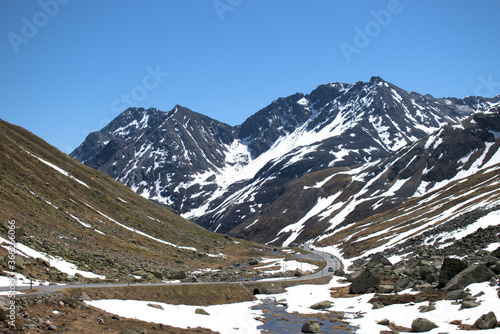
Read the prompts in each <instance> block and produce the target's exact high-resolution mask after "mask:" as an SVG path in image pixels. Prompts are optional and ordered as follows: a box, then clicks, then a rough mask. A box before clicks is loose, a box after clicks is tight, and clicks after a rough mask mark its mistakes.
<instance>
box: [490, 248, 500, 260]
mask: <svg viewBox="0 0 500 334" xmlns="http://www.w3.org/2000/svg"><path fill="white" fill-rule="evenodd" d="M491 256H494V257H496V258H499V259H500V247H498V248H497V249H495V250H494V251H493V252H491Z"/></svg>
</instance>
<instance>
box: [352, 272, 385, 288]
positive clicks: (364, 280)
mask: <svg viewBox="0 0 500 334" xmlns="http://www.w3.org/2000/svg"><path fill="white" fill-rule="evenodd" d="M378 283H380V279H379V278H378V277H377V276H375V275H373V274H372V273H371V272H370V271H369V270H368V269H366V270H364V271H363V272H362V273H361V274H359V276H357V277H356V278H355V279H354V280H353V281H352V283H351V286H350V287H349V293H350V294H363V293H366V292H368V290H370V288H372V287H374V286H375V285H377V284H378Z"/></svg>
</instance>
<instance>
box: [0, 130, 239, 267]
mask: <svg viewBox="0 0 500 334" xmlns="http://www.w3.org/2000/svg"><path fill="white" fill-rule="evenodd" d="M28 152H29V153H28ZM37 157H39V158H41V159H43V160H45V161H48V162H50V163H51V164H53V165H55V166H57V167H59V168H61V169H63V170H64V171H66V172H67V173H69V175H70V176H66V175H64V174H62V173H60V172H59V171H57V170H56V169H54V168H52V167H50V166H48V165H47V164H45V163H43V162H42V161H40V160H39V159H38V158H37ZM78 180H79V181H81V182H79V181H78ZM82 182H83V183H85V184H86V185H88V187H87V186H85V185H84V184H82ZM71 215H73V216H74V217H76V218H77V219H79V220H80V221H82V222H84V223H85V224H88V225H90V226H92V227H91V228H86V227H84V226H83V225H82V224H81V223H79V222H78V221H77V220H76V219H75V218H73V217H72V216H71ZM106 216H107V217H106ZM108 217H109V218H108ZM10 220H15V222H16V227H18V229H19V231H18V232H19V236H18V239H17V241H18V242H21V243H23V244H27V245H30V247H33V248H35V249H36V250H39V251H43V252H47V253H49V254H51V255H59V256H62V257H63V258H65V259H66V260H68V261H71V262H73V263H76V264H78V265H79V268H81V269H83V270H91V271H94V272H97V273H101V274H107V275H110V276H120V275H124V274H127V273H128V272H129V271H134V270H138V269H149V270H150V271H151V270H153V269H154V270H156V271H158V272H163V273H168V272H172V271H175V270H187V269H190V268H200V267H214V266H218V265H221V264H222V262H223V261H222V260H220V259H217V258H213V257H208V256H206V255H204V254H205V253H212V254H215V253H217V252H223V253H225V254H227V253H228V252H236V253H241V252H242V249H240V248H243V246H238V245H234V243H233V242H232V241H230V240H228V239H226V238H224V237H223V236H222V235H219V234H215V233H212V232H209V231H207V230H205V229H203V228H201V227H200V226H198V225H196V224H195V223H192V222H190V221H187V220H185V219H183V218H182V217H180V216H178V215H177V214H175V213H174V212H173V211H172V210H171V209H169V208H166V207H162V206H160V205H157V204H155V203H152V202H150V201H148V200H146V199H144V198H142V197H141V196H138V195H137V194H135V193H134V192H133V191H131V190H130V189H128V188H127V187H125V186H123V185H122V184H120V183H118V182H116V181H114V180H113V179H111V178H110V177H108V176H107V175H105V174H104V173H101V172H99V171H96V170H93V169H91V168H89V167H86V166H84V165H82V164H80V163H78V162H77V161H75V160H74V159H72V158H70V157H69V156H67V155H66V154H64V153H62V152H60V151H59V150H57V149H56V148H54V147H52V146H51V145H49V144H47V143H46V142H45V141H43V140H41V139H40V138H38V137H36V136H35V135H33V134H32V133H30V132H28V131H26V130H25V129H22V128H20V127H17V126H14V125H11V124H9V123H7V122H4V121H0V227H1V230H0V236H2V237H4V238H5V237H6V235H7V234H6V233H7V229H6V225H7V222H8V221H10ZM113 220H114V221H116V222H119V223H120V224H123V225H126V226H128V227H130V228H133V229H137V230H138V231H141V232H144V233H147V234H148V235H150V236H153V237H155V238H158V239H161V240H164V241H167V242H171V243H173V244H176V245H179V246H183V247H194V248H196V250H197V251H196V252H195V251H192V250H186V249H179V248H175V247H171V246H168V245H165V244H162V243H160V242H158V241H155V240H152V239H151V238H148V237H146V236H143V235H140V234H138V233H135V232H133V231H129V230H127V229H126V228H124V227H122V226H119V225H118V224H116V223H115V222H113ZM96 230H99V231H101V232H102V233H104V234H100V233H99V232H97V231H96ZM226 261H230V260H229V259H227V260H226Z"/></svg>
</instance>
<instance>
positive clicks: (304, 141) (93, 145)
mask: <svg viewBox="0 0 500 334" xmlns="http://www.w3.org/2000/svg"><path fill="white" fill-rule="evenodd" d="M499 100H500V98H499V97H496V98H490V99H489V98H482V97H468V98H465V99H456V98H448V99H436V98H433V97H432V96H430V95H421V94H418V93H415V92H407V91H405V90H403V89H401V88H399V87H396V86H394V85H392V84H390V83H388V82H385V81H384V80H382V79H381V78H378V77H374V78H372V79H371V80H370V81H369V82H357V83H355V84H341V83H332V84H326V85H321V86H319V87H318V88H316V89H315V90H314V91H312V92H311V93H310V94H307V95H304V94H301V93H297V94H294V95H292V96H289V97H286V98H279V99H277V100H276V101H274V102H272V103H271V104H270V105H269V106H267V107H265V108H264V109H262V110H260V111H258V112H257V113H256V114H254V115H252V116H251V117H249V118H248V119H247V120H246V121H245V122H244V123H243V124H241V125H239V126H236V127H231V126H229V125H227V124H224V123H221V122H218V121H216V120H213V119H211V118H209V117H206V116H203V115H200V114H198V113H195V112H193V111H191V110H189V109H187V108H183V107H181V106H176V107H175V108H174V109H173V110H172V111H170V112H160V111H158V110H157V109H148V110H144V109H137V108H131V109H128V110H126V111H125V112H124V113H123V114H121V115H120V116H118V117H117V118H116V119H115V120H114V121H113V122H111V123H110V124H109V125H108V126H106V127H105V128H104V129H102V130H101V131H99V132H96V133H93V134H91V135H89V137H88V138H87V139H86V141H85V142H84V143H83V144H82V145H81V146H80V147H79V148H77V149H76V150H75V151H74V152H73V153H72V156H73V157H75V158H76V159H78V160H80V161H82V162H84V163H85V164H87V165H88V166H91V167H94V168H97V169H100V170H102V171H104V172H106V173H107V174H109V175H111V176H112V177H113V178H115V179H117V180H119V181H120V182H122V183H124V184H126V185H127V186H129V187H130V188H132V189H133V190H135V191H136V192H138V193H139V194H141V195H142V196H144V197H147V198H149V199H152V200H154V201H157V202H159V203H162V204H165V205H169V206H172V207H173V208H174V209H175V210H176V211H178V212H179V213H181V214H182V215H183V216H184V217H186V218H189V219H191V220H194V221H196V222H197V223H199V224H200V225H202V226H205V227H207V228H209V229H211V230H215V231H219V232H228V231H230V230H232V229H233V228H235V227H237V226H238V225H240V224H241V223H244V225H242V226H245V227H246V229H245V230H246V231H252V232H251V234H252V235H253V236H255V235H257V234H259V231H263V230H269V229H270V228H271V225H269V224H258V223H257V221H256V219H259V221H261V220H262V218H259V217H262V216H263V215H265V214H266V212H268V210H269V209H270V207H269V205H270V204H271V203H273V204H275V203H276V200H279V198H281V197H282V195H283V194H284V193H285V192H286V191H287V189H289V187H290V185H291V184H293V182H294V180H300V178H301V177H302V176H304V175H306V174H308V175H309V174H311V173H314V172H318V173H321V172H322V171H324V170H327V169H331V168H344V169H345V168H347V167H349V166H355V165H358V164H365V165H364V166H365V167H366V166H370V164H374V163H375V161H377V160H378V159H381V158H383V157H387V156H389V155H391V154H393V153H394V152H396V151H398V150H400V149H402V148H404V147H406V146H407V145H410V144H412V143H414V142H417V141H418V140H419V139H421V138H423V137H425V136H427V135H429V134H432V133H434V132H435V131H437V130H438V129H440V128H441V127H443V126H445V125H448V124H453V123H456V122H459V121H460V120H463V119H464V118H466V117H468V116H470V115H471V114H473V113H475V112H477V111H480V110H485V109H487V108H488V107H489V106H491V105H492V104H493V103H496V102H498V101H499ZM358 168H360V167H358ZM431 174H432V172H431ZM304 177H307V175H306V176H304ZM339 196H340V195H339ZM313 202H314V200H313ZM289 204H292V203H289ZM294 204H296V203H294ZM301 205H304V203H300V204H298V206H301ZM302 218H303V217H300V218H299V219H298V220H300V219H302ZM298 220H296V221H294V223H298ZM251 224H254V225H253V226H251V227H249V225H251ZM273 226H275V225H273ZM276 226H281V225H280V224H277V225H276ZM235 231H236V230H235ZM277 232H279V231H277ZM237 233H238V234H245V233H242V232H237ZM264 234H266V233H264ZM278 234H279V233H277V234H274V237H273V238H276V236H277V235H278ZM248 235H250V234H248ZM255 238H257V239H259V238H260V237H255ZM266 239H267V237H266ZM280 240H281V239H280ZM266 241H271V240H266ZM283 241H284V240H283Z"/></svg>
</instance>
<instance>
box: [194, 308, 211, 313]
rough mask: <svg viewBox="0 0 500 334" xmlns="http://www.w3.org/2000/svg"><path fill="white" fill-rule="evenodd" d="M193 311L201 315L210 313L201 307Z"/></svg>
mask: <svg viewBox="0 0 500 334" xmlns="http://www.w3.org/2000/svg"><path fill="white" fill-rule="evenodd" d="M194 313H196V314H202V315H210V313H208V312H207V311H205V310H204V309H202V308H197V309H196V310H195V311H194Z"/></svg>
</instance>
